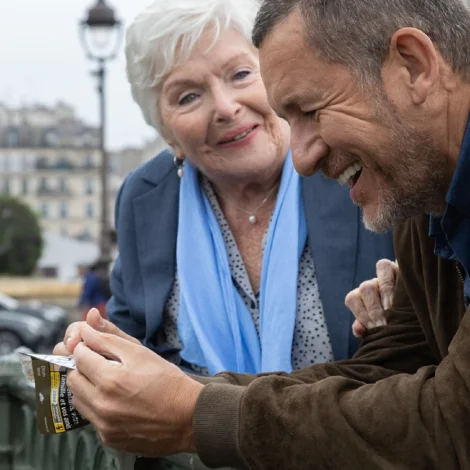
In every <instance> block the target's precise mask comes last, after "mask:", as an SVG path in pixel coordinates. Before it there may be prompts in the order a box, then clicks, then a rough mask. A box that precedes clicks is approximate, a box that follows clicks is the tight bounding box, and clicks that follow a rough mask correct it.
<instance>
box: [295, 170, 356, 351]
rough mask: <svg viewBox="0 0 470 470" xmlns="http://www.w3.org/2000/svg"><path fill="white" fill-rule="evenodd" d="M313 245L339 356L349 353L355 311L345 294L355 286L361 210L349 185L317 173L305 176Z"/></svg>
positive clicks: (332, 336)
mask: <svg viewBox="0 0 470 470" xmlns="http://www.w3.org/2000/svg"><path fill="white" fill-rule="evenodd" d="M302 194H303V199H304V208H305V215H306V219H307V228H308V236H309V243H310V249H311V251H312V256H313V261H314V265H315V271H316V275H317V279H318V284H319V289H320V296H321V300H322V303H323V310H324V312H325V317H326V323H327V325H328V331H329V334H330V339H331V343H332V347H333V353H334V358H335V360H341V359H346V358H347V357H348V349H349V340H350V327H351V326H350V325H351V313H350V312H349V310H348V309H347V308H346V307H345V305H344V296H345V294H346V293H347V292H349V291H350V290H351V289H352V288H354V287H355V286H354V273H355V270H356V254H357V237H358V234H357V231H358V217H359V216H358V211H359V208H357V207H355V206H354V205H353V203H352V201H351V199H350V197H349V188H346V187H341V186H339V185H338V183H337V182H336V181H334V180H329V179H326V178H325V177H324V176H323V175H322V174H320V173H317V174H316V175H314V176H312V177H310V178H303V179H302Z"/></svg>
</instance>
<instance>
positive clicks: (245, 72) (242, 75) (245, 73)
mask: <svg viewBox="0 0 470 470" xmlns="http://www.w3.org/2000/svg"><path fill="white" fill-rule="evenodd" d="M250 73H251V72H250V71H249V70H241V71H240V72H237V73H236V74H235V75H234V77H233V78H234V79H235V80H243V79H244V78H245V77H247V76H248V75H250Z"/></svg>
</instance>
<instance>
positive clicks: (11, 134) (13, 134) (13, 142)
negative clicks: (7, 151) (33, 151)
mask: <svg viewBox="0 0 470 470" xmlns="http://www.w3.org/2000/svg"><path fill="white" fill-rule="evenodd" d="M18 141H19V139H18V129H14V128H10V129H8V133H7V142H8V147H18Z"/></svg>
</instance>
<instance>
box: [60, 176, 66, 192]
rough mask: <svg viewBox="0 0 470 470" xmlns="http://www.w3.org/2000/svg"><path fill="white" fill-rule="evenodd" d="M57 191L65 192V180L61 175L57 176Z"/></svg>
mask: <svg viewBox="0 0 470 470" xmlns="http://www.w3.org/2000/svg"><path fill="white" fill-rule="evenodd" d="M58 186H59V192H61V193H66V192H67V181H66V180H65V178H63V177H61V178H59V185H58Z"/></svg>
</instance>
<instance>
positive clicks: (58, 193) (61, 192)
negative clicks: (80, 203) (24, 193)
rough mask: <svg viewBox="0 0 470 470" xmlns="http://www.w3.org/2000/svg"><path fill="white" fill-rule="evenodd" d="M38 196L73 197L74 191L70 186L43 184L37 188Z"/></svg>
mask: <svg viewBox="0 0 470 470" xmlns="http://www.w3.org/2000/svg"><path fill="white" fill-rule="evenodd" d="M36 196H42V197H66V198H67V197H72V196H73V193H72V191H71V190H70V189H68V188H56V189H54V188H49V187H47V186H41V187H39V188H38V189H37V190H36Z"/></svg>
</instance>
